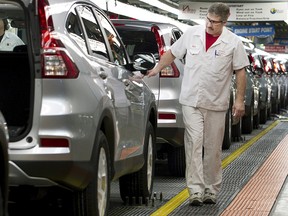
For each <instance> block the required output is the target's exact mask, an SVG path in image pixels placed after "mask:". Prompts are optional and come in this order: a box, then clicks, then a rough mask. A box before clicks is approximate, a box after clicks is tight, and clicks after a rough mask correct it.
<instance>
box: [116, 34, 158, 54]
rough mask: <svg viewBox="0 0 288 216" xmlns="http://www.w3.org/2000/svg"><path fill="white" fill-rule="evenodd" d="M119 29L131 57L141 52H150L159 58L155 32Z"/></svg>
mask: <svg viewBox="0 0 288 216" xmlns="http://www.w3.org/2000/svg"><path fill="white" fill-rule="evenodd" d="M117 30H118V32H119V34H120V36H121V38H122V41H123V43H124V44H125V46H126V49H127V52H128V54H129V56H130V57H131V56H133V55H135V54H136V53H139V52H149V53H152V54H154V56H155V58H156V59H159V52H158V46H157V42H156V39H155V35H154V33H153V32H150V31H133V30H127V29H125V30H124V29H123V30H122V29H117Z"/></svg>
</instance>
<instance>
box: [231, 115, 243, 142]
mask: <svg viewBox="0 0 288 216" xmlns="http://www.w3.org/2000/svg"><path fill="white" fill-rule="evenodd" d="M241 134H242V120H241V119H240V120H239V122H238V123H237V124H235V125H232V140H233V141H240V139H241Z"/></svg>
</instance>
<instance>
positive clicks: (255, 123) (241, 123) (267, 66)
mask: <svg viewBox="0 0 288 216" xmlns="http://www.w3.org/2000/svg"><path fill="white" fill-rule="evenodd" d="M241 39H242V41H243V44H244V47H245V49H246V52H247V57H248V59H249V61H250V65H249V66H248V67H246V77H247V86H246V95H245V115H244V116H243V117H242V119H240V120H239V119H238V120H237V121H234V120H233V117H232V116H231V113H229V111H228V112H227V116H226V119H228V120H227V121H226V123H227V124H226V133H225V137H226V138H225V139H224V141H223V149H228V148H229V147H230V145H231V141H233V139H234V140H239V138H240V137H241V135H242V134H250V133H251V132H252V131H253V129H257V128H259V126H260V124H265V123H266V121H267V120H268V119H269V118H271V117H272V116H274V115H277V114H279V113H280V111H281V109H286V108H287V105H288V98H287V97H288V95H287V91H288V87H287V86H288V76H287V70H286V67H287V66H288V61H287V59H285V58H280V57H278V56H277V55H276V54H271V53H267V52H265V51H263V50H261V49H258V48H256V47H255V46H254V44H253V43H252V42H251V41H249V40H248V39H245V38H241ZM233 79H235V78H233ZM232 83H233V85H232V86H231V92H235V89H236V84H235V81H234V80H233V82H232ZM231 95H233V94H232V93H231ZM231 103H233V100H231ZM231 106H232V104H231ZM228 113H229V114H228ZM229 119H231V121H230V120H229ZM229 121H230V122H231V123H230V124H229V123H228V122H229Z"/></svg>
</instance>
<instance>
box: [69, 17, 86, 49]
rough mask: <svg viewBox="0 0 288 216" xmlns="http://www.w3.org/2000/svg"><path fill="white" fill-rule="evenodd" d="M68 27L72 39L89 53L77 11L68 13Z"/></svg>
mask: <svg viewBox="0 0 288 216" xmlns="http://www.w3.org/2000/svg"><path fill="white" fill-rule="evenodd" d="M66 29H67V31H68V33H69V34H70V36H71V37H72V39H73V40H74V41H75V42H76V44H78V45H79V46H80V48H81V49H82V50H83V51H84V52H85V53H86V54H88V50H87V46H86V43H85V40H84V34H83V31H82V29H81V27H80V23H79V20H78V19H77V15H76V14H75V11H71V12H70V13H69V15H68V19H67V22H66Z"/></svg>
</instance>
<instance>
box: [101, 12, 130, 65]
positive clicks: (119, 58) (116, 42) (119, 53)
mask: <svg viewBox="0 0 288 216" xmlns="http://www.w3.org/2000/svg"><path fill="white" fill-rule="evenodd" d="M96 14H97V16H98V18H99V21H100V22H101V25H102V26H103V28H104V30H105V33H106V35H107V38H108V42H109V46H110V48H111V51H112V55H113V58H114V63H116V64H119V65H125V64H127V60H126V56H125V47H124V46H122V44H121V42H120V38H119V37H118V36H117V34H116V32H115V31H114V29H113V27H112V25H111V24H110V22H109V21H108V20H107V19H106V18H105V17H104V16H103V15H102V14H100V13H98V12H96Z"/></svg>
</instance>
